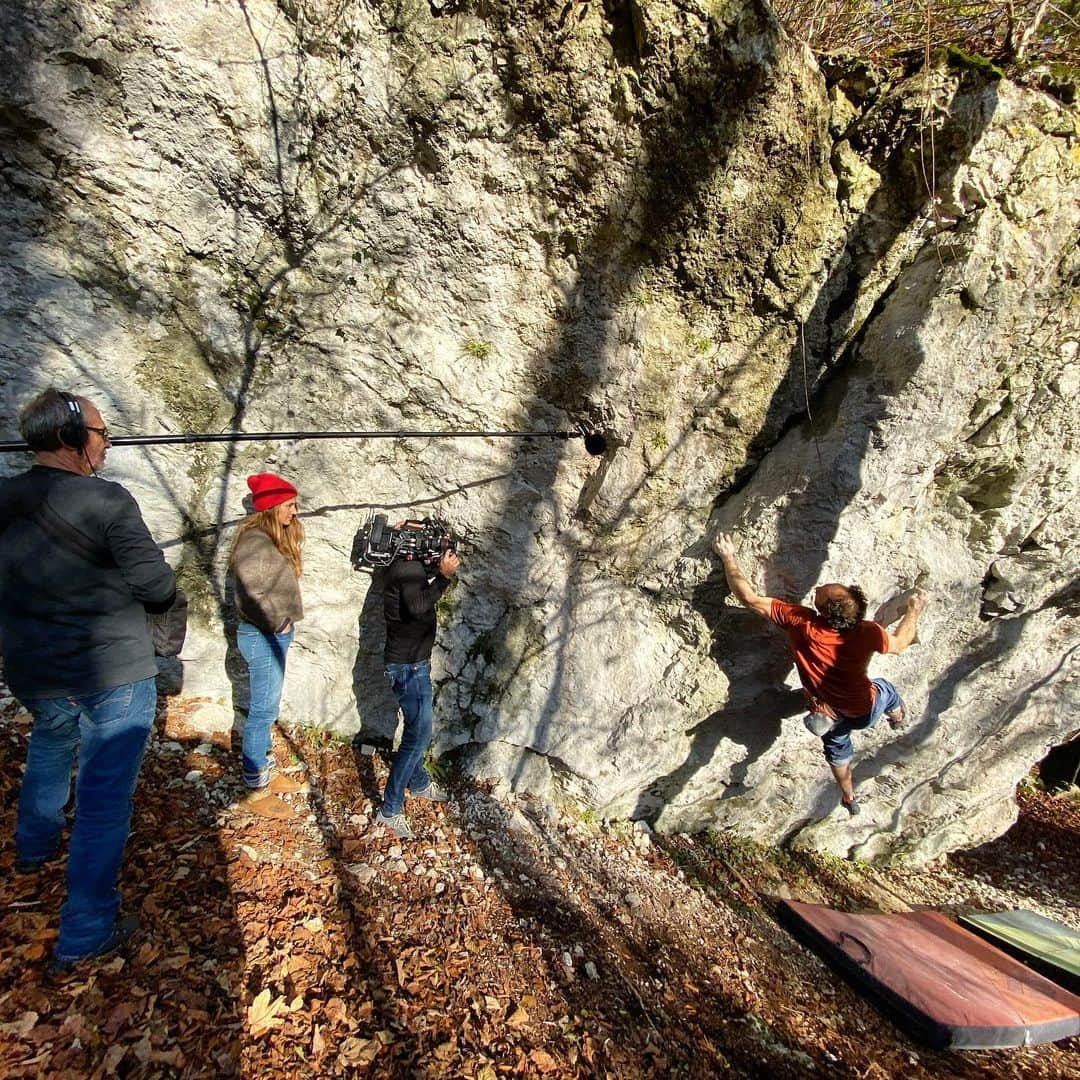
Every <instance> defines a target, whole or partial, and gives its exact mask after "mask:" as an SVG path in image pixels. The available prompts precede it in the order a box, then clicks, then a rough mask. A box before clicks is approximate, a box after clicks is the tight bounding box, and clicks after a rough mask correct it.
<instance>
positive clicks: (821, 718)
mask: <svg viewBox="0 0 1080 1080" xmlns="http://www.w3.org/2000/svg"><path fill="white" fill-rule="evenodd" d="M803 723H804V724H805V725H806V730H807V731H809V732H810V733H811V734H812V735H817V736H818V737H819V738H820V737H821V736H822V735H824V734H825V733H826V732H827V731H828V730H829V728H831V727H832V726H833V719H832V717H831V716H826V715H825V714H824V713H819V712H812V713H807V714H806V715H805V716H804V717H803Z"/></svg>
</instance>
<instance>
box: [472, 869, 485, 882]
mask: <svg viewBox="0 0 1080 1080" xmlns="http://www.w3.org/2000/svg"><path fill="white" fill-rule="evenodd" d="M469 877H471V878H472V879H473V881H483V880H484V871H483V870H481V869H480V867H479V866H470V867H469Z"/></svg>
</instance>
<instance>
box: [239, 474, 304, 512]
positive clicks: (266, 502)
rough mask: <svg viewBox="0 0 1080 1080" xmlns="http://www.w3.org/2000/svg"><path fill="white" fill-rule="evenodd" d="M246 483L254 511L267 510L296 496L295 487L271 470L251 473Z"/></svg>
mask: <svg viewBox="0 0 1080 1080" xmlns="http://www.w3.org/2000/svg"><path fill="white" fill-rule="evenodd" d="M247 485H248V487H249V488H251V502H252V504H253V505H254V507H255V510H256V511H261V510H269V509H271V508H272V507H274V506H280V505H281V504H282V503H283V502H288V501H289V500H290V499H295V498H296V488H294V487H293V486H292V484H290V483H289V481H288V480H283V479H282V478H281V477H280V476H275V475H274V474H273V473H272V472H260V473H253V474H252V475H251V476H249V477H248V478H247Z"/></svg>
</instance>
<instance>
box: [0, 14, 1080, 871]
mask: <svg viewBox="0 0 1080 1080" xmlns="http://www.w3.org/2000/svg"><path fill="white" fill-rule="evenodd" d="M0 20H2V23H3V27H2V28H3V42H4V45H3V50H4V51H3V60H4V62H3V64H2V65H0V71H2V75H0V79H2V87H3V95H2V96H3V106H2V111H0V123H2V125H3V129H4V132H5V136H6V137H5V139H4V143H3V148H2V155H3V157H2V173H0V176H2V181H0V182H2V183H3V186H4V192H5V198H4V200H3V206H2V208H0V245H2V250H3V259H2V260H0V321H2V323H3V329H2V333H0V379H2V381H3V386H4V402H3V416H2V417H0V419H3V421H4V424H5V427H6V428H7V429H8V430H9V431H10V432H11V434H12V435H13V434H14V415H15V412H16V410H17V406H18V403H19V402H20V401H21V400H23V399H24V398H25V397H26V396H27V395H28V394H29V393H31V392H32V391H33V390H35V389H37V388H39V387H41V386H42V385H45V384H48V383H49V382H57V383H59V384H61V385H64V386H67V387H70V388H74V389H76V390H79V391H81V392H85V393H87V394H89V395H90V396H92V397H94V398H95V400H97V402H98V403H99V405H100V406H101V407H102V410H103V412H104V413H105V415H106V419H107V422H108V423H109V424H110V426H112V427H113V429H114V430H116V431H118V432H121V433H152V432H159V431H229V430H257V429H265V430H292V429H324V430H325V429H332V430H333V429H360V430H393V429H398V428H411V429H422V430H432V429H445V428H458V429H461V428H465V429H475V428H510V429H513V428H528V429H543V430H548V429H551V430H558V429H569V428H573V427H574V425H575V424H576V423H577V422H578V421H586V422H588V423H590V424H592V425H594V426H596V427H598V428H600V429H602V430H604V431H605V432H606V433H607V436H608V448H607V450H606V452H605V453H604V454H603V455H602V456H601V457H599V458H595V459H594V458H590V457H589V456H588V455H587V454H585V453H584V451H583V450H582V446H581V443H580V441H577V440H574V441H570V442H561V441H552V440H528V441H525V440H522V441H520V442H515V441H511V440H495V439H489V440H477V441H471V442H455V443H448V442H442V441H435V440H409V441H396V442H390V441H368V442H348V443H344V442H343V443H334V442H322V441H320V442H291V443H288V442H287V443H274V444H251V443H243V444H234V445H232V446H228V447H219V446H209V447H199V448H182V449H177V448H169V449H160V448H159V449H146V450H143V449H139V450H136V449H124V448H117V449H115V450H113V452H112V454H111V459H110V468H111V475H113V477H114V478H116V479H119V480H121V481H122V482H124V483H126V484H128V485H129V486H130V487H131V489H132V490H133V491H134V492H135V493H136V495H137V497H138V498H139V500H140V502H141V504H142V506H143V507H144V510H145V512H146V516H147V518H148V520H149V521H150V522H151V524H152V526H153V528H154V531H155V533H156V535H157V536H158V537H159V538H160V539H161V540H162V542H163V543H164V545H165V548H166V551H167V553H168V555H169V557H170V559H171V560H172V561H173V562H174V563H175V564H176V565H177V566H178V568H179V569H180V572H181V575H182V577H183V579H184V581H185V583H186V585H187V587H188V591H189V593H190V594H191V595H192V597H193V600H194V602H195V612H196V615H195V625H194V626H193V632H192V636H191V639H190V642H189V646H188V647H187V649H186V651H185V655H184V658H183V660H184V663H183V671H182V679H183V684H184V686H185V688H186V689H187V690H188V691H191V692H197V693H201V694H204V695H208V696H211V697H214V698H217V699H218V701H219V702H220V704H221V707H222V708H223V709H225V710H226V711H231V709H232V707H233V705H234V703H235V704H236V705H238V706H242V705H243V693H244V691H243V672H242V669H241V668H240V667H239V666H238V663H237V657H236V655H235V648H234V647H233V646H232V645H231V638H230V626H229V621H230V618H229V597H228V582H227V576H226V573H225V562H226V557H227V552H228V548H229V544H230V542H231V538H232V535H233V528H234V526H235V524H236V522H237V521H238V520H239V519H240V517H241V516H242V514H243V507H242V501H241V500H242V496H243V494H244V493H245V487H244V477H245V475H246V474H247V473H248V472H251V471H257V470H261V469H264V468H272V469H275V470H277V471H280V472H283V473H285V474H287V475H289V476H290V477H291V478H293V479H294V480H295V481H296V482H297V483H298V484H299V486H300V487H301V489H302V493H303V509H304V513H305V519H304V520H305V527H306V529H307V533H308V537H309V542H308V559H307V572H306V574H305V579H304V587H305V596H306V601H307V606H308V609H309V616H308V618H307V619H306V620H305V622H304V624H303V626H302V628H301V633H300V634H299V635H298V638H297V643H296V646H295V647H294V649H293V655H292V656H291V657H290V674H289V679H288V680H287V683H286V715H287V716H288V718H290V719H291V720H293V721H297V722H302V723H313V724H326V725H330V726H331V727H334V728H336V729H340V730H352V729H355V728H356V727H358V726H362V727H363V728H364V729H365V731H368V732H371V733H372V737H374V736H375V735H377V734H379V733H382V734H383V735H385V734H387V733H388V732H389V731H391V730H392V727H393V723H394V717H393V711H392V703H391V700H390V699H389V697H388V695H387V692H386V689H385V687H384V685H383V684H382V679H381V675H380V672H379V653H380V649H381V613H380V610H379V600H378V592H377V589H376V590H372V589H371V588H370V579H369V578H368V577H366V576H364V575H358V574H355V573H353V572H352V571H350V570H349V568H348V561H347V556H348V551H349V547H350V543H351V537H352V533H353V531H354V529H355V528H356V526H357V524H358V523H359V521H360V519H361V518H362V517H364V516H365V515H366V514H367V513H368V512H369V511H370V510H372V509H377V510H381V511H386V512H388V513H390V514H391V515H392V516H393V515H396V514H402V513H403V512H404V511H406V510H409V511H411V512H414V513H417V512H419V513H424V512H437V513H439V514H441V515H444V516H446V517H448V518H450V519H451V520H452V521H454V522H455V523H456V524H457V525H459V526H461V527H465V528H468V529H469V530H470V531H471V532H472V533H473V534H474V536H475V537H476V546H475V549H474V551H473V552H472V554H471V555H470V557H469V558H468V560H467V569H466V571H465V573H464V574H463V575H462V580H461V583H460V585H459V586H458V587H457V588H456V589H455V590H454V592H453V594H452V595H451V596H450V600H449V602H448V603H447V605H446V611H445V613H444V615H445V618H444V626H443V631H442V635H441V640H442V646H443V649H442V651H440V653H439V654H438V656H437V658H436V659H437V668H438V670H437V676H438V680H439V683H440V687H439V697H438V703H437V712H438V716H439V723H438V729H439V731H438V740H439V749H440V751H442V752H446V751H450V750H455V751H457V752H458V753H459V757H460V760H461V761H462V762H463V763H465V764H467V765H468V766H469V767H470V768H471V769H472V770H473V771H474V772H476V773H478V774H480V775H500V776H502V777H504V778H505V779H506V780H507V781H509V782H510V783H511V784H512V785H513V786H515V787H517V788H529V789H532V790H534V791H541V790H544V789H546V788H547V787H548V786H550V785H551V784H552V783H558V784H559V785H560V786H562V787H563V788H565V789H568V790H569V791H571V792H573V793H575V794H577V795H579V796H581V797H584V798H586V799H587V800H588V801H590V802H591V803H593V804H594V805H595V806H596V807H597V808H598V809H599V810H600V811H601V812H602V813H603V814H606V815H609V816H635V817H642V816H644V817H648V818H650V819H652V820H654V821H655V822H656V823H657V825H658V827H660V828H661V829H665V828H667V829H670V828H678V829H686V828H695V827H699V826H704V825H707V824H711V823H721V824H734V825H738V826H740V827H742V828H743V829H745V830H748V831H750V832H751V833H752V834H753V835H755V836H757V837H759V838H761V839H766V840H777V839H780V838H784V837H791V838H794V839H795V840H796V841H797V842H798V843H805V844H809V845H812V846H815V847H820V848H824V849H827V850H831V851H833V852H836V853H851V852H855V853H858V854H860V855H863V856H873V857H887V856H895V857H900V858H914V859H925V858H928V857H930V856H932V855H934V854H936V853H938V852H940V851H943V850H947V849H950V848H953V847H956V846H961V845H964V844H969V843H972V842H976V841H978V840H981V839H985V838H987V837H989V836H992V835H995V834H996V833H998V832H1000V831H1001V830H1002V829H1003V828H1004V827H1005V826H1006V825H1007V824H1008V822H1009V821H1010V820H1011V819H1012V816H1013V815H1014V814H1015V808H1014V806H1013V801H1012V790H1013V787H1014V786H1015V782H1016V780H1017V778H1018V777H1019V776H1021V775H1022V774H1023V773H1024V772H1026V770H1027V769H1028V768H1029V767H1030V765H1031V764H1032V763H1033V762H1034V761H1036V760H1038V759H1039V758H1040V757H1041V756H1042V754H1043V752H1044V750H1045V748H1046V747H1047V746H1048V745H1050V744H1052V743H1054V742H1057V741H1060V740H1061V739H1062V738H1064V737H1065V735H1067V734H1068V733H1069V732H1071V731H1072V730H1074V729H1075V726H1076V723H1075V720H1074V719H1072V717H1073V716H1075V711H1076V705H1077V704H1078V702H1077V693H1078V691H1077V686H1078V683H1077V681H1076V678H1075V661H1076V642H1077V634H1076V616H1077V595H1076V592H1075V581H1076V573H1077V566H1078V563H1080V555H1078V548H1077V545H1076V543H1075V539H1074V537H1075V535H1076V531H1077V529H1076V526H1077V510H1076V509H1075V507H1076V505H1077V498H1076V496H1077V494H1078V491H1080V465H1078V458H1077V454H1076V451H1075V437H1076V427H1077V418H1076V410H1075V406H1074V404H1073V401H1074V398H1075V394H1076V390H1077V388H1078V386H1080V363H1078V359H1077V355H1076V350H1077V344H1078V341H1080V310H1078V308H1077V306H1076V303H1075V295H1076V283H1077V277H1078V266H1080V262H1078V256H1077V252H1076V235H1077V224H1078V221H1080V208H1078V198H1077V193H1078V190H1080V185H1078V173H1080V159H1078V157H1077V151H1076V138H1077V126H1076V112H1075V110H1074V109H1071V108H1069V107H1067V106H1064V105H1061V104H1060V103H1058V102H1056V101H1054V100H1053V99H1051V98H1049V97H1046V96H1044V95H1041V94H1039V93H1036V92H1033V91H1029V90H1024V89H1021V88H1019V87H1016V86H1013V85H1011V84H1009V83H1007V82H1004V81H1000V80H993V79H989V80H988V78H987V76H986V75H985V74H984V73H982V72H980V71H975V70H972V69H969V68H965V67H955V66H949V65H948V64H946V63H944V62H942V63H941V64H939V65H935V66H934V67H933V68H932V69H931V70H928V71H923V72H918V73H915V74H912V75H911V76H909V77H908V78H906V79H901V80H897V81H894V82H891V83H890V82H887V81H885V80H883V79H882V78H881V76H880V75H879V74H877V73H875V72H874V71H872V70H870V69H868V68H866V67H865V66H860V65H858V64H852V63H841V62H839V61H829V62H828V63H826V64H824V66H819V65H818V64H817V63H816V62H815V60H814V59H813V57H812V56H811V55H810V54H809V53H808V51H807V50H806V49H805V48H803V47H802V46H800V45H799V44H798V43H797V42H795V41H793V40H791V39H790V38H789V37H788V36H787V35H786V34H785V33H784V32H783V31H782V29H781V28H780V26H779V25H778V24H777V22H776V20H775V18H774V17H773V15H772V14H771V12H770V11H769V9H768V8H766V7H765V6H764V5H763V4H761V3H759V2H756V0H747V2H733V3H729V4H723V5H721V4H709V5H705V4H700V5H699V4H675V3H669V2H667V0H638V2H634V3H619V2H615V0H613V2H611V3H608V4H606V5H583V6H580V7H578V6H571V7H567V8H565V9H562V10H560V11H557V10H555V9H552V8H550V5H546V4H540V3H524V4H518V5H507V4H502V3H492V4H486V5H484V6H483V7H482V8H473V7H471V6H470V5H458V4H441V3H434V2H433V3H431V4H430V5H429V4H423V3H417V2H414V0H404V2H402V3H399V4H396V5H393V6H381V5H379V6H368V5H364V4H361V3H357V2H354V0H299V2H296V0H288V2H286V0H280V2H278V3H271V2H269V0H236V2H231V3H220V4H210V5H207V4H205V3H202V2H198V3H196V2H194V0H177V2H171V3H168V4H166V3H163V2H160V0H153V2H150V3H146V4H141V5H138V6H136V7H132V6H130V5H126V4H121V3H118V2H117V3H110V2H105V0H81V2H76V3H65V4H60V3H55V2H53V3H50V2H46V3H40V4H29V3H26V2H25V0H15V2H13V3H11V4H8V5H5V8H4V11H3V13H2V14H0ZM19 464H20V463H19V462H17V461H16V460H14V459H12V458H11V457H8V458H7V459H6V460H5V461H4V462H3V466H4V467H5V468H8V469H13V468H16V467H18V466H19ZM718 526H723V527H727V528H732V529H734V530H736V531H737V532H738V533H739V534H740V535H741V537H742V538H743V550H744V553H745V559H746V561H747V564H748V569H752V570H753V571H754V573H755V575H756V580H757V582H758V583H759V584H760V585H761V586H762V587H764V588H766V589H767V590H768V591H770V592H771V593H774V594H777V595H781V596H784V597H787V598H791V599H799V598H801V597H802V596H804V595H805V594H806V592H807V590H808V589H809V588H810V586H811V585H812V584H813V583H814V582H815V581H816V580H821V579H823V578H824V579H833V578H839V579H842V580H850V579H856V580H859V581H861V582H862V583H863V584H864V586H865V587H866V589H867V591H868V593H869V594H870V595H871V598H872V604H873V606H874V607H875V608H876V607H877V606H878V605H888V604H889V603H890V602H892V601H895V599H896V598H897V596H898V595H900V594H902V593H903V591H904V590H905V589H907V588H909V587H910V586H912V585H913V584H914V583H915V582H916V581H923V582H925V583H926V584H927V585H928V587H930V588H931V589H932V590H933V592H934V602H933V606H932V607H931V608H930V610H929V611H928V613H927V617H926V619H925V627H924V630H923V633H922V638H923V640H922V643H921V647H919V648H916V649H912V650H911V651H910V652H909V653H908V654H906V655H905V656H904V657H903V658H902V659H900V660H896V661H893V660H883V661H881V662H880V664H879V667H878V668H877V669H876V670H878V671H879V672H880V673H882V674H885V675H888V676H890V677H895V678H896V680H897V681H898V682H900V683H901V684H902V685H903V687H904V690H905V693H906V694H907V696H908V698H909V700H910V703H911V705H912V706H913V711H914V712H915V713H916V714H917V719H916V721H915V723H914V725H913V728H912V730H911V733H910V734H909V735H908V736H906V737H905V740H903V741H901V742H900V743H898V744H893V745H886V744H885V738H884V736H883V735H881V734H877V735H871V736H869V737H867V738H866V739H864V740H863V742H862V743H861V744H860V747H859V750H860V755H861V756H860V757H859V758H858V759H857V762H856V769H857V771H858V775H859V776H860V778H861V790H862V792H863V798H864V803H865V806H866V810H865V812H864V814H863V816H862V817H861V818H860V819H859V821H858V823H857V825H856V826H854V827H853V825H852V823H851V822H849V821H848V820H847V819H846V817H845V818H844V820H842V821H841V820H839V816H838V815H837V814H830V812H831V811H832V809H833V807H834V799H835V796H834V794H833V791H832V789H831V786H830V781H829V778H828V776H827V771H826V770H825V767H824V764H823V762H822V761H821V758H820V752H819V749H818V747H817V745H816V742H815V740H813V739H811V738H810V737H809V736H808V735H807V734H806V732H805V731H804V730H803V728H802V727H801V725H800V724H799V722H798V718H797V700H796V698H795V696H794V695H793V694H792V693H791V686H792V682H791V676H790V665H789V664H788V663H787V660H786V658H785V654H784V651H783V648H782V642H781V641H780V640H779V639H778V637H777V635H775V634H774V633H773V632H772V631H770V630H769V628H768V627H764V626H757V625H754V623H753V620H752V619H751V618H750V617H749V616H747V615H746V614H744V613H742V612H740V611H738V610H735V609H733V608H731V607H730V606H729V605H728V604H725V601H724V589H723V583H722V577H721V576H720V575H718V572H717V567H716V565H715V564H714V562H713V560H712V559H711V557H710V556H709V554H708V546H707V542H706V541H707V536H708V535H709V532H710V530H712V529H714V528H716V527H718ZM176 675H177V673H175V672H174V673H173V676H174V677H176ZM819 819H824V820H819Z"/></svg>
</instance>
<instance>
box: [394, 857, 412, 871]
mask: <svg viewBox="0 0 1080 1080" xmlns="http://www.w3.org/2000/svg"><path fill="white" fill-rule="evenodd" d="M394 870H396V871H397V873H399V874H407V873H408V872H409V868H408V866H406V865H405V860H404V859H398V861H397V862H396V863H394Z"/></svg>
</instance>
